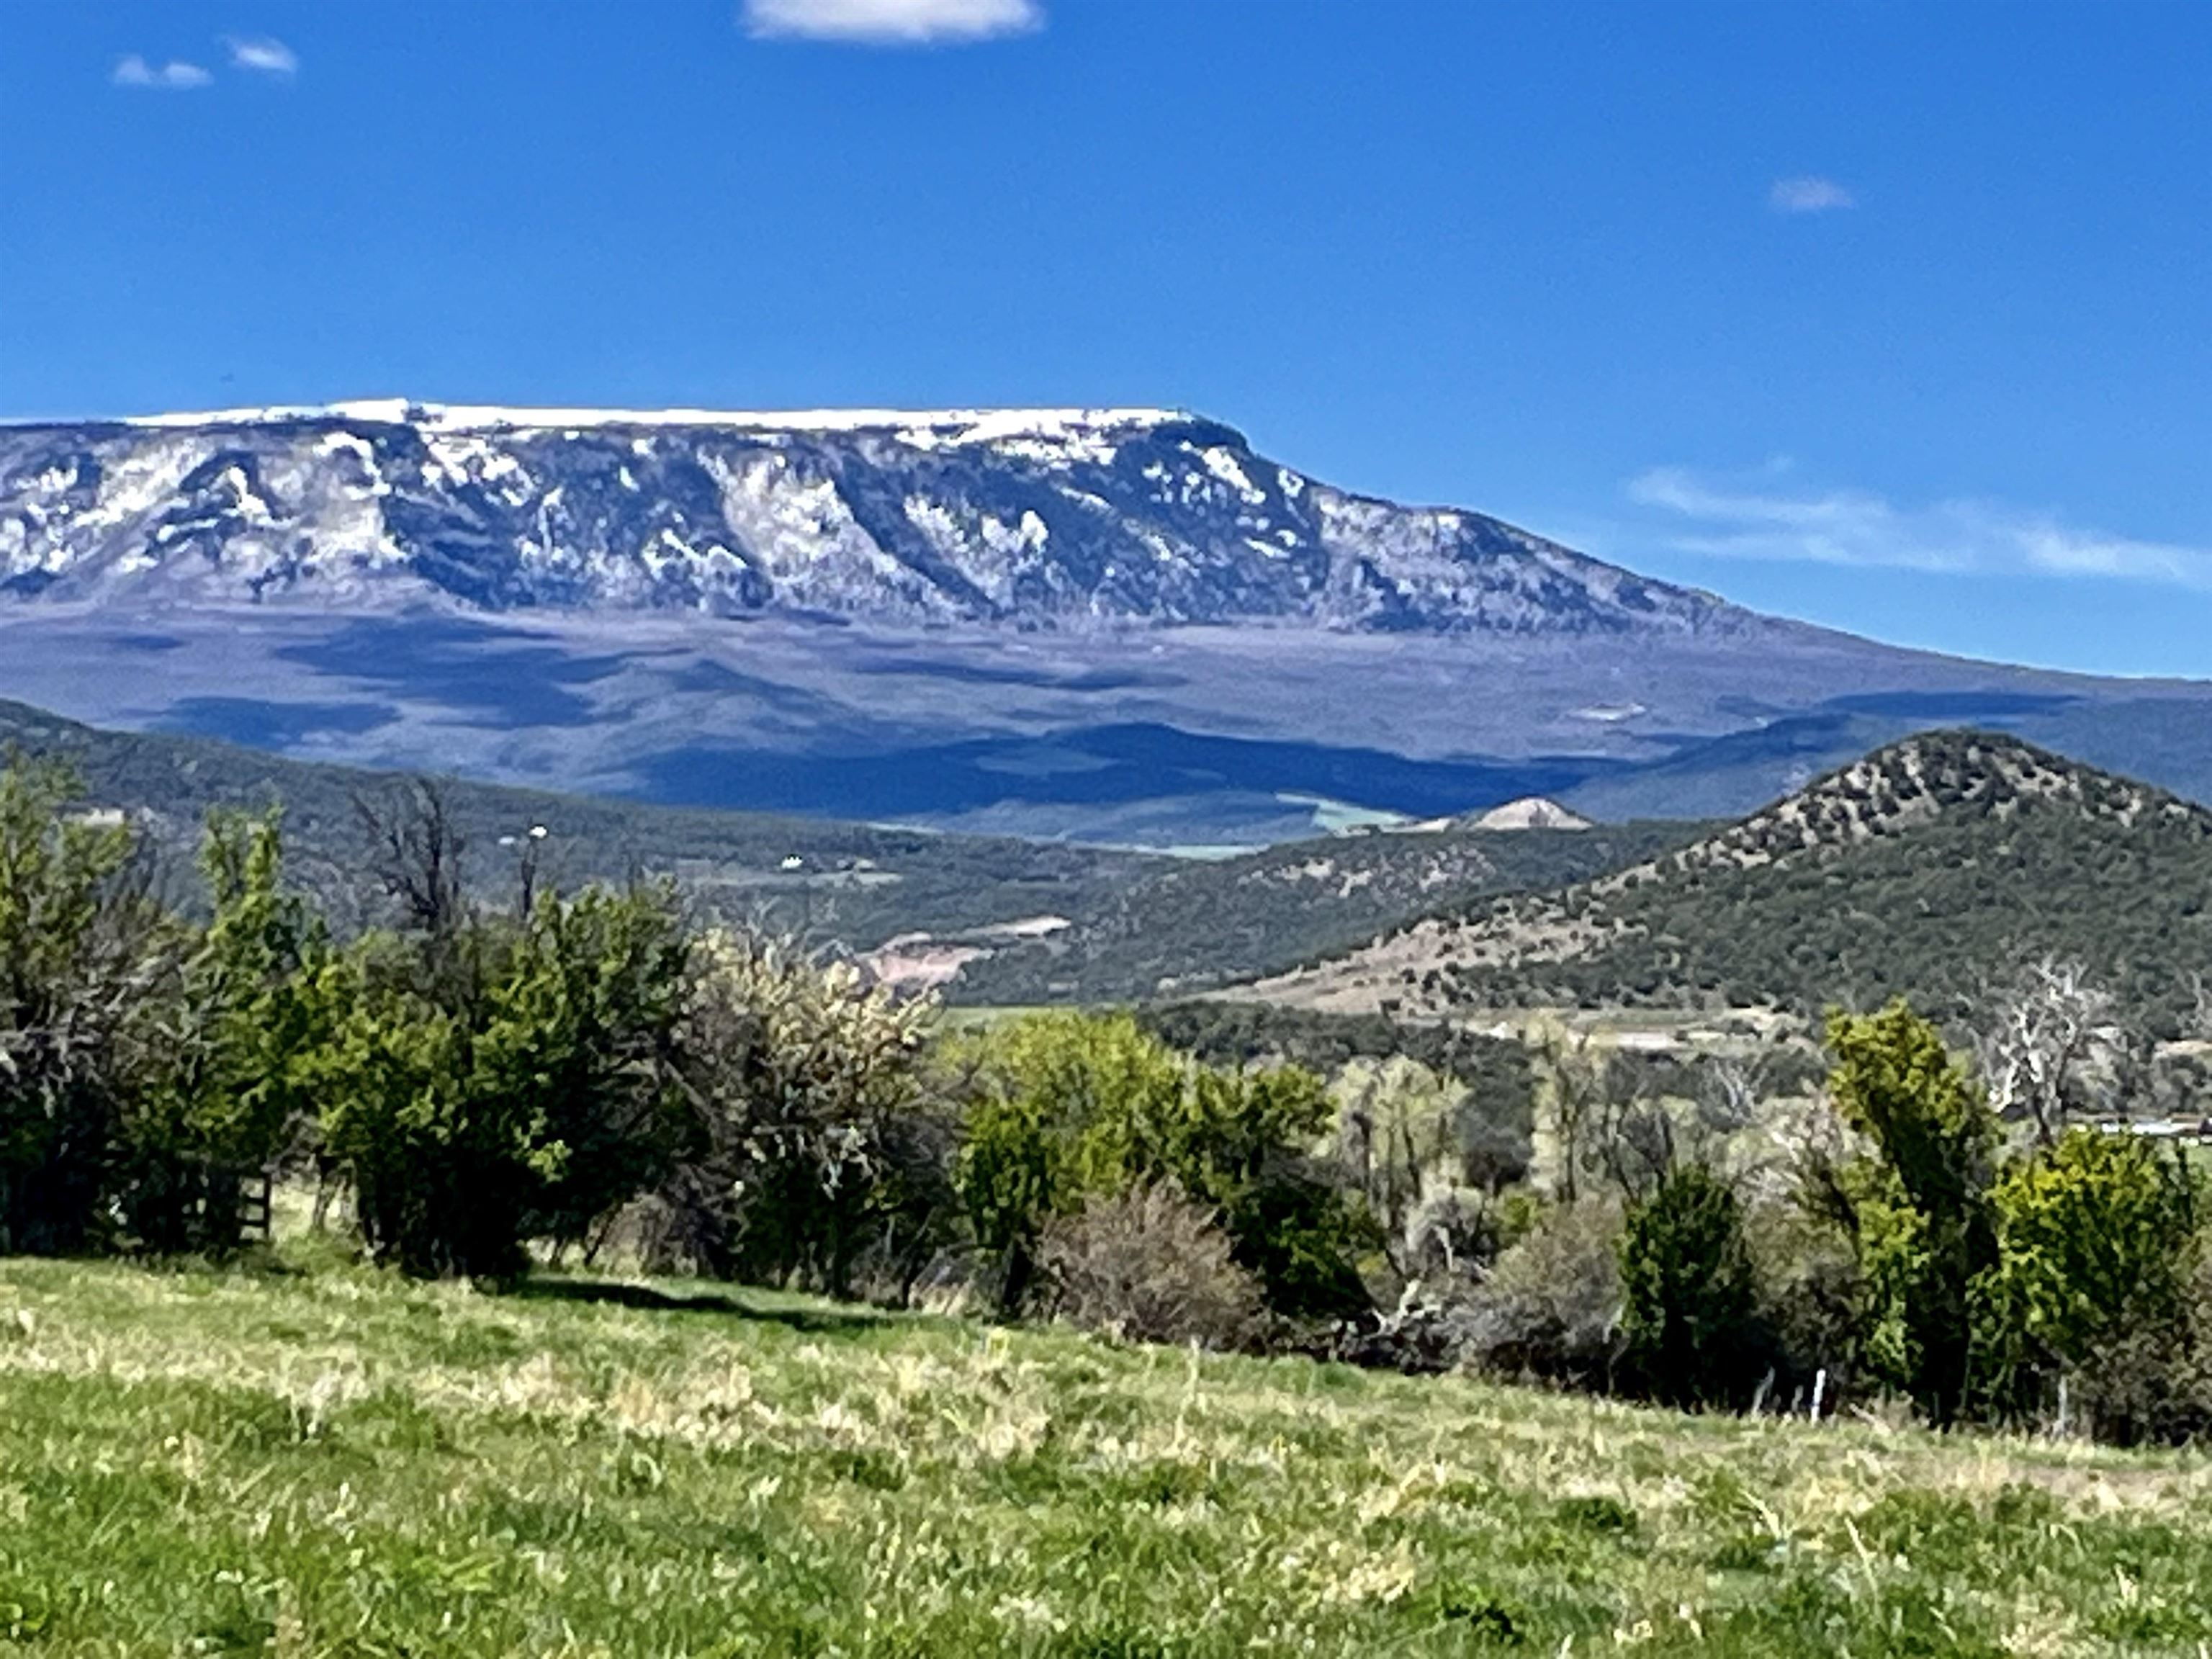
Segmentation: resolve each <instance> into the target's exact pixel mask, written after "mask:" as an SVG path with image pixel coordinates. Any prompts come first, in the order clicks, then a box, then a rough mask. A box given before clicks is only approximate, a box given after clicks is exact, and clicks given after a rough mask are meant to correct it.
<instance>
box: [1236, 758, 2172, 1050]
mask: <svg viewBox="0 0 2212 1659" xmlns="http://www.w3.org/2000/svg"><path fill="white" fill-rule="evenodd" d="M2044 955H2052V956H2055V957H2057V958H2059V959H2061V960H2063V961H2065V962H2069V963H2078V964H2080V965H2081V967H2082V968H2083V969H2087V971H2088V972H2089V973H2090V974H2091V975H2093V976H2094V977H2095V978H2096V979H2097V980H2098V981H2100V982H2101V983H2102V984H2103V985H2104V986H2105V987H2106V988H2107V990H2108V991H2109V992H2110V993H2111V994H2112V995H2113V997H2114V998H2115V999H2116V1000H2117V1001H2118V1005H2119V1006H2123V1007H2124V1008H2126V1009H2127V1010H2129V1011H2130V1016H2131V1018H2134V1019H2135V1020H2136V1021H2137V1022H2139V1023H2140V1024H2142V1027H2143V1028H2144V1030H2145V1033H2146V1034H2147V1035H2148V1036H2152V1037H2155V1038H2157V1039H2159V1040H2160V1041H2166V1040H2171V1039H2172V1038H2174V1037H2176V1036H2181V1035H2183V1034H2184V1033H2185V1030H2186V1029H2187V1028H2188V1026H2189V1025H2190V1024H2191V1018H2192V1016H2193V1014H2194V1012H2195V1010H2196V1007H2197V996H2196V990H2197V985H2198V983H2199V982H2200V981H2201V979H2202V976H2203V974H2204V972H2205V963H2207V962H2208V961H2212V811H2207V810H2205V809H2204V808H2203V807H2201V806H2197V805H2191V803H2189V802H2186V801H2184V800H2181V799H2179V798H2177V797H2175V796H2173V795H2171V794H2168V793H2165V792H2164V791H2162V790H2159V789H2155V788H2153V787H2149V786H2148V785H2145V784H2141V783H2136V782H2133V781H2130V780H2127V779H2124V778H2120V777H2116V776H2113V775H2110V774H2107V773H2103V772H2099V771H2096V770H2094V769H2091V768H2088V767H2085V766H2080V765H2076V764H2075V763H2072V762H2070V761H2067V760H2065V759H2063V758H2062V757H2059V756H2057V755H2053V754H2050V753H2048V752H2046V751H2045V750H2039V749H2037V748H2035V747H2033V745H2031V744H2025V743H2022V742H2021V741H2019V740H2018V739H2015V738H2008V737H2004V736H2001V735H1996V734H1991V733H1989V732H1926V733H1923V734H1921V735H1919V736H1917V737H1914V738H1908V739H1906V740H1905V741H1903V742H1900V743H1898V744H1892V745H1891V746H1889V747H1888V748H1886V749H1883V750H1878V751H1876V752H1875V754H1872V755H1870V756H1868V757H1865V758H1864V759H1863V760H1861V761H1859V762H1857V763H1854V764H1852V765H1850V766H1848V767H1844V768H1843V769H1839V770H1838V771H1836V772H1833V773H1832V774H1830V775H1827V776H1826V777H1823V778H1821V779H1820V780H1818V781H1815V782H1814V783H1812V784H1810V785H1808V786H1807V787H1805V788H1804V789H1802V790H1801V791H1799V792H1798V793H1795V794H1792V795H1790V796H1787V797H1785V798H1784V799H1782V800H1780V801H1778V802H1776V803H1775V804H1774V805H1771V806H1770V807H1768V808H1766V809H1765V811H1760V812H1758V813H1755V814H1753V816H1752V817H1748V818H1747V819H1745V820H1744V821H1743V822H1741V823H1737V824H1735V825H1732V826H1730V827H1729V828H1727V829H1722V830H1719V831H1717V832H1715V833H1713V834H1711V835H1709V836H1705V837H1704V838H1702V839H1700V840H1699V841H1697V842H1693V843H1692V844H1691V845H1689V846H1686V847H1681V848H1675V849H1674V850H1671V851H1666V852H1662V853H1660V854H1657V855H1656V856H1653V857H1651V858H1649V859H1646V860H1643V861H1642V862H1639V863H1638V864H1635V865H1632V866H1629V867H1627V868H1626V869H1622V870H1619V871H1616V872H1613V873H1611V874H1607V875H1603V876H1601V877H1598V878H1595V879H1591V880H1585V881H1582V882H1579V883H1577V884H1574V885H1572V886H1569V887H1565V888H1563V889H1561V890H1559V891H1556V892H1551V893H1543V894H1536V895H1523V896H1508V897H1496V898H1486V899H1483V900H1480V901H1479V902H1474V903H1470V904H1462V905H1458V906H1455V907H1453V908H1449V909H1448V910H1445V911H1443V912H1440V913H1438V914H1437V915H1432V916H1431V917H1429V918H1426V919H1425V920H1423V921H1419V922H1416V923H1413V924H1412V925H1410V926H1409V927H1406V928H1403V929H1401V930H1400V931H1399V932H1397V933H1394V934H1392V935H1389V936H1388V937H1385V938H1383V939H1378V940H1376V942H1375V943H1374V944H1372V945H1369V946H1367V947H1364V948H1363V949H1362V950H1359V951H1353V952H1352V953H1351V954H1349V955H1347V956H1344V957H1338V958H1335V959H1334V960H1330V961H1325V962H1322V963H1317V964H1316V965H1315V966H1313V967H1311V968H1309V969H1302V970H1300V971H1298V972H1296V973H1293V974H1290V975H1285V976H1284V977H1282V978H1281V979H1279V980H1278V981H1271V982H1269V983H1268V984H1267V985H1266V986H1263V987H1261V992H1260V993H1259V994H1265V995H1267V996H1269V997H1273V998H1278V999H1280V1000H1290V1001H1294V1002H1300V1003H1304V1004H1306V1005H1308V1006H1317V1007H1328V1008H1334V1009H1341V1010H1345V1011H1347V1012H1359V1011H1364V1012H1384V1013H1392V1012H1395V1013H1397V1014H1400V1015H1401V1016H1404V1017H1407V1018H1411V1017H1414V1016H1421V1017H1429V1018H1434V1017H1442V1016H1444V1015H1448V1014H1451V1013H1454V1012H1465V1011H1468V1010H1482V1009H1497V1008H1505V1007H1529V1006H1560V1005H1580V1006H1630V1007H1647V1008H1684V1009H1708V1010H1710V1009H1724V1008H1738V1007H1777V1008H1784V1009H1789V1010H1792V1011H1795V1012H1797V1013H1799V1014H1802V1015H1805V1016H1808V1017H1817V1016H1818V1015H1819V1014H1820V1012H1821V1011H1823V1010H1824V1009H1826V1008H1827V1007H1829V1006H1845V1007H1849V1008H1853V1009H1857V1010H1860V1011H1865V1010H1869V1009H1873V1008H1877V1007H1880V1006H1881V1005H1882V1004H1883V1003H1885V1002H1887V1001H1888V1000H1890V999H1891V998H1893V997H1897V996H1904V997H1905V998H1907V999H1908V1000H1911V1001H1912V1002H1913V1003H1914V1005H1915V1006H1917V1007H1919V1008H1921V1009H1923V1011H1925V1012H1929V1013H1930V1014H1932V1015H1934V1016H1936V1018H1939V1019H1941V1020H1942V1021H1943V1022H1944V1023H1946V1024H1953V1023H1960V1024H1965V1023H1971V1022H1972V1018H1973V1017H1974V1016H1975V1014H1976V1012H1977V1011H1978V1007H1979V1005H1980V1004H1981V1002H1982V1000H1983V999H1984V994H1985V993H1986V990H1987V988H1988V982H1989V981H1990V979H1991V977H1992V976H2002V975H2004V974H2006V973H2008V972H2009V971H2010V970H2011V969H2013V968H2015V967H2016V966H2017V965H2018V964H2019V963H2022V962H2024V961H2029V960H2033V959H2034V958H2036V957H2040V956H2044Z"/></svg>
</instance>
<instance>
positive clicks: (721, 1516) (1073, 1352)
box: [0, 1261, 2212, 1659]
mask: <svg viewBox="0 0 2212 1659" xmlns="http://www.w3.org/2000/svg"><path fill="white" fill-rule="evenodd" d="M2208 1586H2212V1473H2208V1469H2207V1465H2206V1463H2205V1462H2204V1461H2203V1459H2202V1458H2200V1457H2193V1456H2185V1455H2172V1454H2163V1455H2132V1454H2124V1453H2119V1452H2113V1451H2100V1450H2091V1449H2083V1448H2076V1447H2057V1446H2045V1445H2037V1444H2030V1443H2004V1442H1997V1441H1993V1440H1986V1439H1974V1438H1964V1437H1961V1438H1958V1439H1954V1440H1948V1441H1947V1440H1944V1439H1941V1438H1937V1437H1930V1436H1924V1435H1921V1434H1917V1433H1910V1432H1891V1431H1883V1430H1881V1429H1878V1428H1875V1427H1874V1426H1872V1425H1864V1424H1862V1425H1845V1426H1838V1427H1830V1428H1821V1429H1813V1428H1808V1427H1807V1426H1805V1425H1780V1424H1775V1423H1771V1422H1766V1423H1759V1424H1747V1423H1742V1422H1738V1421H1733V1420H1724V1419H1687V1418H1681V1417H1676V1416H1671V1415H1666V1414H1662V1413H1654V1412H1644V1411H1639V1410H1632V1409H1629V1408H1626V1407H1614V1406H1609V1405H1605V1404H1598V1403H1592V1402H1590V1401H1583V1400H1573V1399H1566V1398H1554V1397H1550V1396H1547V1395H1541V1394H1536V1393H1532V1392H1526V1391H1521V1390H1515V1389H1498V1388H1491V1387H1484V1386H1478V1385H1475V1384H1473V1383H1466V1382H1461V1381H1434V1380H1417V1379H1405V1378H1398V1377H1394V1376H1376V1375H1365V1374H1361V1373H1358V1372H1354V1371H1351V1370H1344V1369H1340V1368H1336V1367H1329V1366H1317V1365H1313V1364H1306V1363H1304V1362H1299V1361H1291V1360H1277V1361H1255V1360H1246V1359H1233V1358H1193V1357H1191V1356H1189V1355H1187V1354H1184V1353H1182V1352H1173V1351H1160V1350H1144V1349H1129V1348H1117V1347H1114V1346H1107V1345H1104V1344H1102V1343H1098V1342H1095V1341H1091V1340H1085V1339H1081V1338H1079V1337H1076V1336H1073V1335H1068V1334H1056V1333H1026V1332H1006V1331H998V1330H993V1329H990V1328H986V1327H983V1326H980V1325H976V1324H972V1323H963V1322H954V1321H950V1320H937V1319H928V1318H921V1317H908V1316H900V1317H890V1316H871V1315H868V1314H865V1313H860V1312H854V1311H852V1310H844V1309H838V1308H834V1307H831V1306H829V1305H827V1304H817V1303H811V1302H805V1301H802V1300H799V1299H795V1298H783V1297H767V1296H763V1295H758V1294H757V1293H754V1292H750V1291H747V1292H740V1293H736V1294H734V1295H730V1296H725V1295H724V1294H723V1293H721V1292H720V1291H713V1290H708V1289H702V1288H700V1287H691V1286H660V1287H657V1288H655V1289H653V1290H645V1289H642V1288H635V1287H632V1288H628V1289H617V1290H608V1289H605V1288H601V1289H593V1288H592V1287H587V1286H583V1285H571V1284H566V1283H563V1282H562V1281H559V1280H553V1281H550V1282H548V1283H546V1284H544V1285H539V1286H537V1287H535V1288H534V1289H533V1290H532V1291H529V1292H526V1293H524V1294H520V1295H513V1296H507V1297H490V1296H483V1295H475V1294H471V1293H470V1292H469V1291H465V1290H462V1289H459V1288H455V1287H453V1286H432V1287H423V1286H414V1285H405V1284H403V1283H400V1282H398V1281H395V1280H392V1279H387V1278H383V1277H380V1276H375V1275H372V1274H368V1273H362V1272H359V1271H355V1270H349V1269H336V1268H334V1269H329V1270H325V1271H321V1272H317V1273H303V1274H297V1275H278V1274H274V1273H257V1274H246V1273H235V1274H222V1273H207V1272H192V1273H156V1272H149V1271H145V1270H143V1269H136V1268H131V1267H108V1266H98V1267H94V1266H82V1265H75V1264H55V1263H33V1262H22V1261H15V1262H0V1650H7V1649H9V1648H10V1647H12V1646H14V1645H18V1644H20V1645H21V1648H22V1649H23V1650H26V1651H31V1652H38V1653H42V1654H43V1653H57V1654H68V1653H84V1654H90V1653H100V1654H122V1653H172V1652H191V1651H200V1652H217V1651H227V1652H254V1651H265V1652H272V1653H277V1654H308V1653H358V1654H368V1653H380V1654H400V1653H408V1654H431V1653H469V1654H495V1653H577V1654H584V1653H606V1654H739V1653H754V1652H758V1653H822V1654H829V1653H851V1654H861V1653H867V1654H921V1653H945V1654H975V1653H998V1652H1011V1653H1033V1654H1054V1655H1131V1654H1155V1653H1239V1652H1267V1653H1275V1652H1321V1653H1362V1654H1368V1653H1389V1652H1405V1653H1454V1652H1487V1651H1494V1650H1507V1649H1512V1648H1520V1649H1522V1650H1527V1651H1529V1652H1534V1653H1543V1654H1547V1655H1548V1654H1557V1653H1560V1652H1562V1651H1571V1652H1572V1653H1576V1654H1589V1653H1595V1652H1601V1651H1604V1652H1610V1651H1613V1650H1616V1649H1619V1648H1626V1647H1633V1648H1636V1649H1638V1650H1640V1651H1641V1652H1643V1653H1645V1654H1653V1655H1656V1654H1666V1653H1690V1652H1696V1653H1717V1654H1743V1655H1757V1656H1760V1659H1773V1656H1778V1655H1796V1654H1804V1655H1815V1654H1817V1655H1822V1656H1828V1655H1835V1654H1842V1653H1848V1654H1854V1655H1859V1656H1864V1659H1874V1656H1881V1655H1899V1654H1937V1653H1967V1654H1979V1653H1998V1652H2019V1653H2042V1654H2067V1655H2072V1654H2096V1653H2105V1652H2131V1653H2132V1652H2142V1653H2172V1654H2185V1655H2190V1656H2197V1655H2199V1654H2200V1653H2201V1652H2202V1651H2203V1650H2202V1649H2201V1648H2200V1645H2199V1644H2201V1643H2203V1642H2205V1641H2207V1640H2212V1589H2209V1588H2208ZM1570 1638H1571V1647H1569V1646H1568V1645H1567V1644H1569V1642H1570Z"/></svg>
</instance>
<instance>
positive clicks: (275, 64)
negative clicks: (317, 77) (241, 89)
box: [223, 34, 300, 75]
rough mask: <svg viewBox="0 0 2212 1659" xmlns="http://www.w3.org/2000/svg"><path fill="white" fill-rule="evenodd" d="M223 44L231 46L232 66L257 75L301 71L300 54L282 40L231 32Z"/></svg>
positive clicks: (292, 73) (291, 73) (290, 73)
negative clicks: (257, 37) (250, 36)
mask: <svg viewBox="0 0 2212 1659" xmlns="http://www.w3.org/2000/svg"><path fill="white" fill-rule="evenodd" d="M223 44H224V45H225V46H228V47H229V48H230V66H231V68H233V69H240V70H252V71H253V73H255V74H256V75H296V74H298V73H299V71H300V56H299V54H298V53H297V52H294V51H293V50H292V48H291V47H289V46H286V45H285V44H284V43H283V41H282V40H271V39H270V38H269V37H268V36H266V35H264V36H261V37H260V38H259V39H252V38H249V37H246V36H243V35H236V34H229V35H225V36H224V37H223Z"/></svg>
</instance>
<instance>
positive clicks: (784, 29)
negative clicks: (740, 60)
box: [744, 0, 1044, 46]
mask: <svg viewBox="0 0 2212 1659" xmlns="http://www.w3.org/2000/svg"><path fill="white" fill-rule="evenodd" d="M744 22H745V27H746V29H747V31H748V32H750V33H752V34H754V35H756V36H757V37H759V38H761V39H763V40H843V41H850V42H853V43H855V44H859V45H863V46H925V45H929V44H932V43H937V42H949V41H963V40H993V39H994V38H996V37H998V36H1000V35H1005V34H1024V33H1028V32H1029V31H1030V30H1031V29H1035V28H1039V27H1042V26H1043V23H1044V11H1043V9H1042V7H1041V6H1039V5H1038V3H1037V0H744Z"/></svg>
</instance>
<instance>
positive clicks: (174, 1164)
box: [118, 813, 328, 1251]
mask: <svg viewBox="0 0 2212 1659" xmlns="http://www.w3.org/2000/svg"><path fill="white" fill-rule="evenodd" d="M200 866H201V870H202V873H203V874H204V877H205V878H206V881H207V885H208V891H209V897H210V901H211V902H212V905H213V915H212V917H211V919H210V921H209V922H208V925H207V926H206V927H204V928H203V929H199V930H197V931H196V932H194V933H192V934H191V936H190V937H189V939H188V942H187V943H186V944H185V948H184V950H183V951H182V955H181V960H180V961H179V963H178V966H177V970H176V975H175V985H174V994H173V996H171V997H170V998H169V999H167V1002H166V1003H165V1005H164V1006H165V1007H166V1008H167V1011H168V1012H167V1016H166V1018H164V1019H163V1021H162V1023H161V1031H160V1033H159V1038H158V1047H159V1051H160V1055H159V1058H160V1063H159V1066H158V1069H157V1070H156V1071H155V1074H154V1075H153V1076H152V1077H151V1078H149V1081H148V1086H147V1087H146V1088H145V1089H143V1091H141V1092H140V1094H139V1095H138V1097H137V1098H136V1099H135V1100H134V1101H133V1102H132V1103H131V1106H130V1108H129V1109H127V1110H126V1112H125V1121H124V1125H123V1133H124V1139H125V1144H126V1152H125V1161H126V1166H127V1168H126V1173H125V1180H124V1182H123V1185H122V1189H121V1192H120V1194H119V1199H118V1201H119V1205H120V1207H121V1208H122V1210H123V1212H124V1213H125V1216H126V1217H127V1218H128V1220H129V1223H130V1225H131V1231H132V1232H133V1233H134V1234H135V1235H136V1237H137V1239H138V1241H139V1242H140V1243H142V1244H143V1245H145V1246H146V1247H148V1248H149V1249H158V1250H169V1251H174V1250H186V1249H198V1250H214V1251H221V1250H224V1249H230V1248H232V1247H234V1246H235V1245H236V1243H238V1240H239V1228H240V1214H239V1186H240V1181H241V1179H242V1178H244V1177H246V1176H249V1175H252V1174H253V1173H255V1172H258V1171H261V1170H266V1169H268V1168H269V1167H270V1165H271V1164H273V1163H274V1162H275V1161H276V1158H278V1157H279V1155H280V1154H281V1153H283V1152H284V1151H285V1149H286V1148H287V1146H289V1144H290V1143H291V1141H292V1139H293V1137H294V1136H295V1133H297V1131H298V1129H299V1127H300V1126H301V1122H302V1121H303V1120H304V1119H305V1118H306V1116H307V1113H308V1109H309V1098H308V1096H307V1091H306V1089H305V1087H304V1080H305V1079H304V1067H305V1065H306V1061H307V1055H308V1054H309V1052H310V1051H311V1050H312V1048H313V1047H314V1045H315V1043H316V1042H317V1041H318V1040H319V1033H318V1025H319V1021H318V1018H317V1012H316V1006H315V1003H314V1000H313V997H312V996H311V995H310V994H308V989H307V983H308V979H309V976H310V975H311V974H312V972H313V966H314V964H315V963H316V962H317V961H318V960H319V959H320V957H323V956H324V955H325V954H326V953H327V949H328V946H327V943H326V939H325V931H324V928H323V926H322V923H321V921H320V919H319V917H318V916H317V915H315V914H314V913H313V909H312V908H311V907H310V906H309V905H308V904H307V901H306V900H304V899H303V898H301V896H298V895H297V894H295V893H292V892H290V891H288V890H286V888H285V886H284V884H283V835H282V821H281V818H280V817H279V816H278V815H277V814H275V813H270V814H269V815H268V816H266V817H260V818H258V819H257V818H251V817H246V816H244V815H242V814H239V813H217V814H216V815H214V816H213V817H210V820H209V823H208V828H207V833H206V836H205V838H204V842H203V845H202V849H201V855H200Z"/></svg>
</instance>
